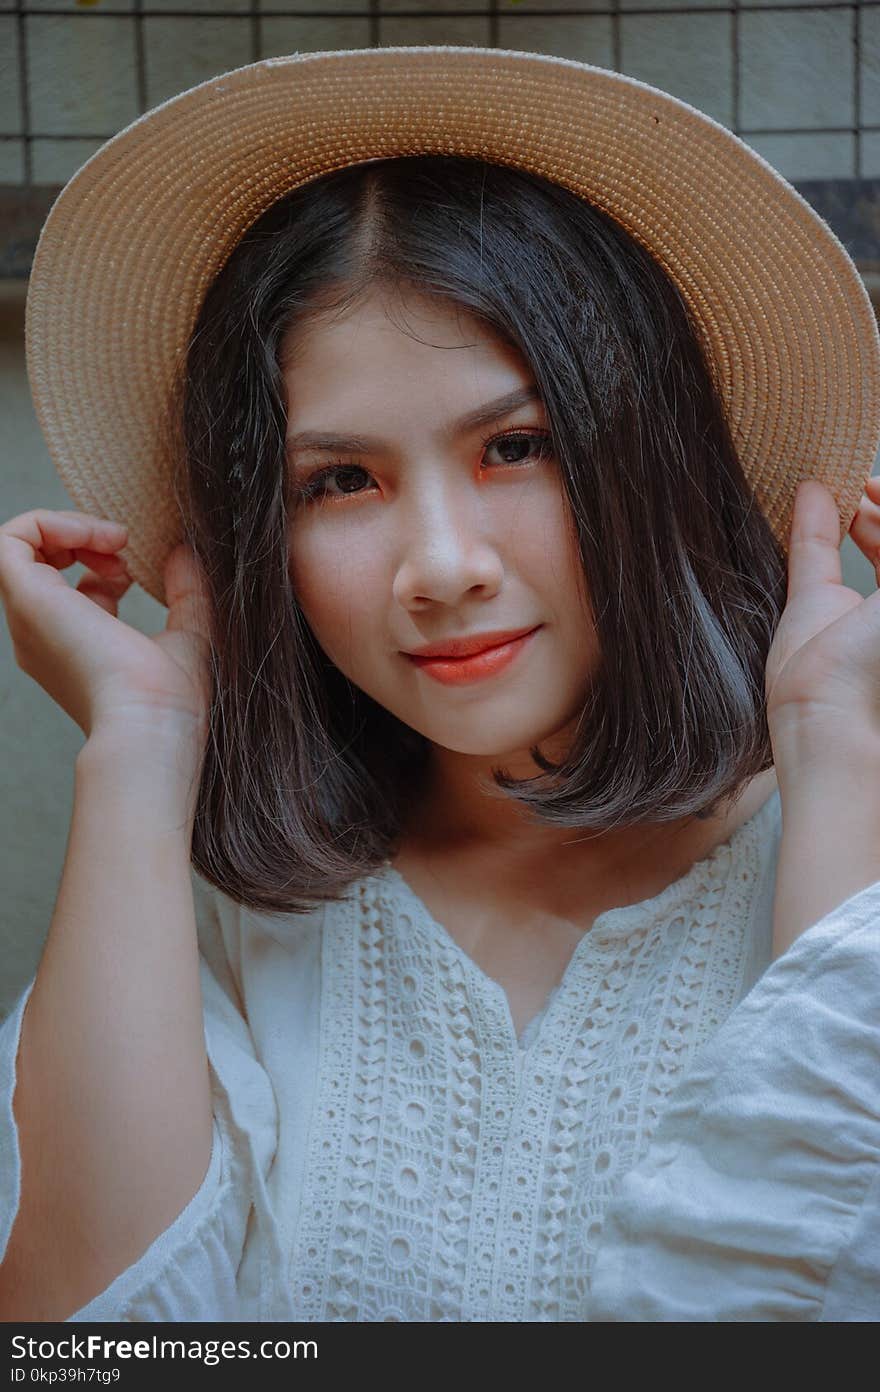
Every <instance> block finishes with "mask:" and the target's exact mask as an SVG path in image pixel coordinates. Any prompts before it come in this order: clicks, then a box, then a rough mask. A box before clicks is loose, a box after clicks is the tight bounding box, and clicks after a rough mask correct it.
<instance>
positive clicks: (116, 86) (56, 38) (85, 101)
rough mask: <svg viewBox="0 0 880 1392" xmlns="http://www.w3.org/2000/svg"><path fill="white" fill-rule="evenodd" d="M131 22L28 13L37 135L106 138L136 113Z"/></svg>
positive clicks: (31, 91) (30, 84)
mask: <svg viewBox="0 0 880 1392" xmlns="http://www.w3.org/2000/svg"><path fill="white" fill-rule="evenodd" d="M134 24H135V22H134V20H133V19H126V18H125V17H124V16H121V17H116V18H114V17H112V16H109V15H107V16H104V17H103V18H102V19H101V20H100V22H99V23H93V22H91V21H88V22H82V21H81V18H80V17H77V16H71V15H57V16H55V15H28V17H27V19H26V20H25V25H26V28H27V63H28V87H29V95H30V106H31V123H32V127H33V130H34V132H35V133H37V134H40V135H47V136H48V135H54V134H56V133H58V134H62V135H68V134H69V135H77V134H82V135H95V136H104V137H109V136H111V135H115V134H116V132H117V131H118V130H121V129H122V127H123V126H127V125H128V124H129V122H130V121H133V120H134V119H135V117H136V116H137V115H138V105H137V81H136V69H135V46H134Z"/></svg>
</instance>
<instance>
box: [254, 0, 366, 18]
mask: <svg viewBox="0 0 880 1392" xmlns="http://www.w3.org/2000/svg"><path fill="white" fill-rule="evenodd" d="M309 8H310V6H309V5H308V3H307V2H306V0H302V3H296V4H294V3H292V0H257V9H258V10H260V11H263V10H289V9H298V10H306V9H309ZM385 8H386V9H387V5H386V7H385ZM315 9H316V10H333V11H335V12H336V13H337V14H351V13H352V12H354V13H355V14H357V15H360V16H361V18H366V19H369V10H370V0H316V3H315ZM278 17H279V18H280V16H278ZM295 17H296V16H290V18H295ZM301 18H309V16H308V15H306V16H301ZM314 18H315V19H316V20H317V19H318V16H317V15H316V16H314Z"/></svg>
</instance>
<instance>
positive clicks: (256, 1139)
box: [0, 791, 880, 1322]
mask: <svg viewBox="0 0 880 1392" xmlns="http://www.w3.org/2000/svg"><path fill="white" fill-rule="evenodd" d="M780 837H781V804H780V799H779V793H778V791H776V792H774V793H773V795H772V796H771V797H770V799H769V800H768V801H767V802H766V803H765V804H764V806H763V807H761V808H760V809H759V810H758V812H756V813H755V814H754V815H753V816H752V817H751V819H750V820H749V821H748V822H746V823H744V824H743V825H742V826H741V827H739V828H738V829H737V830H736V831H735V832H734V833H733V835H732V837H731V839H730V840H729V841H728V842H727V843H725V844H724V845H722V846H718V847H716V848H715V850H714V851H713V852H712V853H711V854H710V855H709V856H708V857H707V858H706V859H705V860H702V861H700V862H699V863H698V864H696V865H694V866H692V868H691V869H690V870H689V871H688V873H687V874H686V875H685V876H684V877H683V878H681V879H680V880H677V881H676V882H675V883H674V884H671V885H669V886H667V888H666V889H664V890H663V891H662V892H661V893H660V894H658V895H656V896H655V897H654V898H652V899H648V900H645V901H644V902H642V903H640V904H634V905H630V906H627V907H624V908H617V909H611V910H607V911H606V912H604V913H602V914H600V915H599V916H598V918H597V919H596V920H595V922H594V923H593V925H592V928H591V929H590V931H589V932H588V933H586V934H584V936H583V937H582V938H581V939H580V940H579V942H578V945H577V947H576V949H575V952H574V954H573V956H572V958H571V960H570V962H569V964H568V966H567V968H566V970H565V973H564V975H563V978H562V980H561V982H560V983H559V985H558V986H557V987H556V988H555V990H554V991H553V992H551V994H550V997H549V999H548V1001H547V1004H546V1005H545V1007H544V1009H543V1010H542V1011H541V1013H540V1014H539V1015H538V1016H537V1017H536V1018H535V1019H533V1020H532V1021H531V1022H530V1023H529V1025H528V1026H527V1028H526V1029H525V1030H524V1031H523V1033H522V1034H521V1036H520V1037H519V1038H517V1037H516V1035H515V1032H514V1028H513V1023H512V1018H511V1014H510V1009H509V1006H508V1002H507V998H506V995H505V993H504V991H503V989H502V987H501V986H500V984H499V983H498V982H496V981H494V980H492V979H491V978H490V977H488V976H487V975H486V974H485V973H484V972H483V971H482V970H481V969H480V968H479V967H478V966H477V965H476V963H475V962H474V961H473V960H472V959H471V958H470V957H468V955H467V954H466V953H465V952H464V951H463V950H462V949H461V948H460V947H459V946H458V944H457V943H456V942H455V941H454V940H453V938H452V937H451V936H450V934H449V933H448V932H447V931H446V929H445V928H443V927H442V925H441V924H439V923H437V922H436V920H434V919H433V918H432V916H431V914H430V913H429V912H428V910H427V908H426V906H425V905H424V904H423V902H422V901H421V900H420V899H419V898H418V897H417V895H416V894H415V893H414V891H413V890H412V889H411V888H410V887H409V885H408V884H407V883H406V881H405V880H404V879H403V878H402V877H401V875H400V874H399V873H398V871H397V870H395V869H394V867H393V866H392V865H391V864H389V863H387V862H386V864H385V865H383V866H382V867H381V868H380V869H379V870H378V871H377V872H376V873H374V874H372V875H369V876H366V877H364V878H362V879H360V880H358V881H356V882H354V883H353V884H352V885H351V886H350V887H349V890H348V891H347V893H346V894H345V896H344V897H343V898H342V899H341V900H339V901H338V902H335V903H329V904H325V905H322V906H320V907H319V908H318V909H316V910H314V911H312V912H310V913H307V914H300V915H293V914H290V915H275V916H270V915H266V914H258V913H254V912H252V911H250V910H247V909H244V908H242V907H241V906H239V905H238V904H236V903H234V902H233V901H232V900H231V899H229V898H227V897H226V896H225V895H223V894H220V893H219V892H218V891H217V890H215V889H214V888H213V887H211V886H209V885H208V884H207V883H206V882H205V881H203V880H202V879H201V878H200V877H199V876H197V875H196V874H195V872H193V876H192V879H193V887H194V891H195V895H196V909H197V921H198V929H199V944H200V953H201V957H200V963H201V973H202V995H203V1004H204V1016H205V1037H206V1043H207V1049H208V1058H209V1063H210V1075H211V1085H212V1094H213V1108H214V1141H213V1151H212V1155H211V1161H210V1165H209V1168H208V1172H207V1174H206V1175H205V1177H204V1180H203V1182H202V1184H201V1187H200V1188H199V1190H198V1192H197V1193H196V1195H195V1196H194V1198H193V1199H192V1200H191V1202H190V1203H189V1204H188V1205H187V1207H186V1208H185V1209H184V1210H183V1212H182V1213H181V1214H180V1215H179V1216H178V1217H177V1219H176V1220H175V1221H174V1222H173V1223H172V1224H171V1226H170V1227H169V1228H168V1229H167V1230H166V1231H165V1232H163V1233H162V1234H160V1236H159V1237H157V1238H156V1240H155V1241H154V1242H153V1243H152V1244H151V1246H150V1247H149V1248H148V1249H147V1251H145V1252H144V1253H143V1255H142V1256H141V1257H140V1259H139V1260H138V1261H137V1262H135V1264H134V1265H133V1266H131V1267H129V1268H128V1269H127V1270H126V1271H124V1272H122V1273H121V1275H119V1276H118V1277H117V1278H116V1280H114V1281H113V1282H112V1284H111V1285H110V1286H109V1287H108V1288H107V1289H106V1290H105V1291H103V1292H101V1293H100V1294H99V1295H97V1296H96V1297H95V1298H94V1299H93V1300H91V1301H90V1302H89V1303H88V1304H87V1305H86V1306H84V1307H83V1308H82V1309H80V1310H79V1311H77V1312H76V1313H75V1314H73V1315H71V1317H70V1319H71V1320H72V1321H80V1320H81V1321H86V1320H89V1321H92V1320H108V1321H133V1322H136V1321H177V1320H182V1321H197V1320H214V1321H224V1322H226V1321H243V1320H258V1321H276V1320H294V1321H299V1320H304V1321H327V1320H331V1321H332V1320H345V1321H382V1320H415V1321H434V1320H454V1321H463V1320H467V1321H470V1320H484V1321H485V1320H489V1321H524V1320H529V1321H533V1320H554V1321H556V1320H575V1321H581V1320H585V1321H592V1320H711V1321H715V1320H752V1321H754V1320H761V1321H763V1320H767V1321H774V1320H874V1319H877V1318H878V1317H880V882H878V883H877V884H874V885H871V886H869V887H868V888H866V889H864V890H862V891H861V892H860V893H859V894H856V895H854V896H853V897H852V898H851V899H849V900H848V901H847V902H846V903H845V904H842V905H841V906H839V907H838V908H837V909H835V910H834V911H833V912H832V913H830V914H828V915H827V916H826V917H825V918H823V919H822V920H820V922H818V923H816V924H814V925H813V926H812V927H811V928H810V929H808V930H807V931H806V932H805V933H804V934H802V935H801V937H800V938H799V939H797V941H796V942H795V943H794V944H793V945H792V947H791V948H789V949H788V951H787V952H786V953H784V954H783V956H782V957H780V958H779V959H778V960H777V961H776V962H773V963H772V964H771V963H770V954H771V938H772V906H773V891H774V886H775V873H776V863H777V856H778V849H779V843H780ZM32 985H33V982H31V983H30V984H29V985H28V986H27V988H26V989H25V990H24V992H23V993H22V995H21V996H20V998H19V1000H18V1002H17V1003H16V1005H15V1007H14V1008H13V1010H12V1012H11V1014H10V1015H9V1017H8V1018H7V1019H6V1021H4V1023H3V1025H2V1026H0V1254H2V1252H3V1251H5V1248H6V1243H7V1241H8V1236H9V1232H10V1230H11V1227H12V1223H13V1220H14V1216H15V1213H16V1210H17V1207H18V1202H19V1193H20V1153H19V1145H18V1136H17V1132H16V1127H15V1120H14V1114H13V1109H12V1096H13V1090H14V1086H15V1062H16V1055H17V1050H18V1042H19V1038H20V1029H21V1019H22V1015H23V1011H24V1007H25V1004H26V1002H27V998H28V995H29V993H30V990H31V986H32Z"/></svg>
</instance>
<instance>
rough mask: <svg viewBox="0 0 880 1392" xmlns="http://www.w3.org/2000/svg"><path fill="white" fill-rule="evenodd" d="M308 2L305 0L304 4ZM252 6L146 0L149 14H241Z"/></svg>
mask: <svg viewBox="0 0 880 1392" xmlns="http://www.w3.org/2000/svg"><path fill="white" fill-rule="evenodd" d="M306 2H307V0H303V3H304V4H305V3H306ZM250 7H251V4H250V0H144V10H145V12H146V13H147V14H151V13H152V12H153V11H154V10H157V11H159V12H160V13H161V11H162V10H228V11H229V13H230V14H241V13H242V12H243V11H244V12H245V13H247V12H248V11H249V10H250ZM278 8H279V9H281V8H283V0H279V3H278Z"/></svg>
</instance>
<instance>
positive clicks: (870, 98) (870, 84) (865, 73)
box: [859, 5, 880, 126]
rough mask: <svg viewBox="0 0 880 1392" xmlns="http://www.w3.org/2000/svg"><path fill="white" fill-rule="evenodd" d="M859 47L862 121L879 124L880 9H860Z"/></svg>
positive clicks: (867, 123) (872, 124)
mask: <svg viewBox="0 0 880 1392" xmlns="http://www.w3.org/2000/svg"><path fill="white" fill-rule="evenodd" d="M859 20H860V23H861V28H860V42H859V48H860V52H861V60H862V64H861V66H862V72H861V80H862V92H861V102H862V112H861V117H862V121H863V123H864V124H865V125H866V126H876V125H880V9H878V8H877V7H876V6H874V5H872V6H871V8H870V9H866V10H860V12H859Z"/></svg>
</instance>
